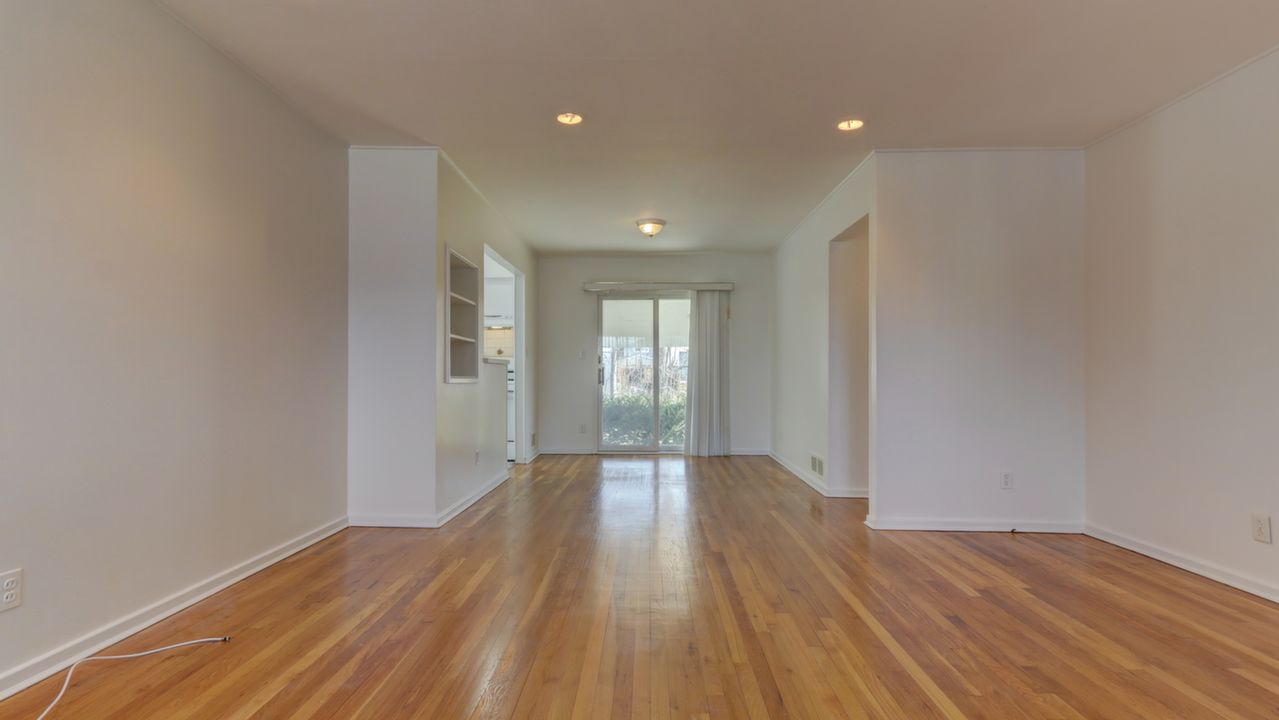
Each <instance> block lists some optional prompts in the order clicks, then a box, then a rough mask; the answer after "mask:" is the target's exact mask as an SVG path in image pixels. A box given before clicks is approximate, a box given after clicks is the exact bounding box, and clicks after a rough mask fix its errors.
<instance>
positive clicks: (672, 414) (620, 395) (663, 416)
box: [597, 292, 692, 452]
mask: <svg viewBox="0 0 1279 720" xmlns="http://www.w3.org/2000/svg"><path fill="white" fill-rule="evenodd" d="M691 313H692V298H691V296H690V295H689V294H688V293H687V292H683V293H673V294H660V295H624V296H608V295H606V296H601V297H600V308H599V318H600V329H599V387H600V392H599V418H600V424H599V435H598V440H597V443H598V447H599V450H600V451H601V452H683V451H684V449H685V448H686V446H687V442H688V358H689V326H690V316H691Z"/></svg>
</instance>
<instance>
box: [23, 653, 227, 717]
mask: <svg viewBox="0 0 1279 720" xmlns="http://www.w3.org/2000/svg"><path fill="white" fill-rule="evenodd" d="M224 642H231V638H230V637H229V636H228V637H215V638H204V639H202V640H188V641H186V642H180V643H177V644H176V645H165V646H164V647H160V648H155V649H154V650H145V651H143V652H137V653H130V654H128V655H95V656H93V657H87V658H85V659H83V660H77V661H76V662H74V663H71V667H69V668H67V679H66V680H63V681H62V689H61V690H59V691H58V695H57V697H55V698H53V702H51V703H49V707H47V708H45V709H44V712H42V713H40V717H38V718H36V720H44V719H45V717H46V716H48V714H49V713H50V712H51V711H52V710H53V706H54V705H57V704H58V701H59V700H61V699H62V696H63V695H66V694H67V688H69V687H71V673H74V672H75V669H76V668H77V667H79V666H80V664H81V663H87V662H91V661H93V660H132V659H134V658H140V657H146V656H147V655H155V654H156V653H162V652H167V651H169V650H177V649H178V648H184V647H190V646H192V645H207V644H211V643H224Z"/></svg>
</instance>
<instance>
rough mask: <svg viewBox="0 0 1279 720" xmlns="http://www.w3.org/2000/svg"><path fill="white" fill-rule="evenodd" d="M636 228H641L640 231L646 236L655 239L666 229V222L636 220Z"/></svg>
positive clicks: (647, 219) (652, 219)
mask: <svg viewBox="0 0 1279 720" xmlns="http://www.w3.org/2000/svg"><path fill="white" fill-rule="evenodd" d="M635 227H637V228H639V231H640V232H642V233H644V234H645V235H647V236H649V237H653V236H654V235H656V234H658V233H659V232H661V231H662V228H664V227H666V221H665V220H660V219H658V218H644V219H642V220H636V221H635Z"/></svg>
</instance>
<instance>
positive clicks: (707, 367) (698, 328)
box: [688, 290, 730, 457]
mask: <svg viewBox="0 0 1279 720" xmlns="http://www.w3.org/2000/svg"><path fill="white" fill-rule="evenodd" d="M728 297H729V293H728V292H726V291H723V290H697V291H695V292H694V293H693V313H692V327H691V328H690V332H689V336H690V339H691V340H692V344H691V346H690V348H689V350H690V354H691V356H690V358H689V368H688V384H689V393H688V401H689V409H688V418H689V422H688V454H689V455H700V456H702V457H707V456H710V455H728V454H729V447H730V446H729V440H728Z"/></svg>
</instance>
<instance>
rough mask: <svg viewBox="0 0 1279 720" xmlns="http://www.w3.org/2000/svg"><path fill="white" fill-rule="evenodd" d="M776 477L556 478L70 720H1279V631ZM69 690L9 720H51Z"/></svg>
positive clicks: (312, 553)
mask: <svg viewBox="0 0 1279 720" xmlns="http://www.w3.org/2000/svg"><path fill="white" fill-rule="evenodd" d="M865 513H866V503H865V501H859V500H827V499H824V498H822V497H821V496H819V495H818V494H817V493H815V492H813V491H812V490H810V489H809V488H808V487H807V486H806V485H804V484H803V483H801V482H800V481H799V480H797V479H795V478H794V477H793V476H791V475H789V474H788V473H786V472H785V471H784V470H782V469H781V468H780V467H778V466H777V465H776V464H774V463H773V462H772V461H771V460H768V459H766V458H732V459H727V458H713V459H701V460H686V459H684V458H679V457H660V458H654V457H606V458H601V457H595V456H552V457H543V458H541V459H539V460H538V461H537V462H536V463H534V464H533V465H532V466H529V467H524V468H518V469H517V470H516V472H515V474H514V476H513V477H512V479H511V480H510V481H509V482H507V483H506V484H505V485H503V486H502V487H501V488H499V489H498V490H496V491H494V492H493V493H492V494H491V495H489V496H488V497H487V498H485V499H484V500H483V501H481V502H480V503H479V504H477V505H475V506H474V507H472V508H471V509H470V510H468V511H467V512H466V513H464V514H463V515H461V516H459V517H458V518H457V519H455V520H453V521H452V522H451V523H449V524H448V525H447V526H446V527H444V528H442V529H440V530H407V529H404V530H401V529H363V528H353V529H349V530H346V531H344V532H342V533H339V534H338V535H335V536H334V537H332V538H329V539H328V540H325V541H323V542H321V543H319V544H317V545H315V546H313V547H311V548H309V549H307V550H305V551H303V552H301V553H299V554H297V555H295V556H293V557H291V558H289V559H288V560H286V561H284V562H282V563H280V564H278V565H275V566H273V567H271V568H269V569H267V570H265V571H263V572H261V573H259V574H257V575H255V576H253V577H251V578H249V579H247V580H245V581H243V582H241V583H239V584H237V585H235V586H233V587H231V588H230V589H228V590H226V591H223V592H221V593H219V594H217V595H215V596H214V597H212V598H210V599H208V600H206V601H204V602H202V603H200V604H198V605H196V606H194V607H192V608H190V609H188V610H186V611H184V612H182V613H180V614H178V615H175V616H174V617H172V618H170V619H168V620H166V621H164V622H162V623H160V624H158V625H156V626H153V627H151V628H149V629H147V630H145V631H143V632H141V633H139V634H138V635H136V636H134V637H132V638H130V639H128V640H127V641H125V642H122V643H120V644H119V645H118V646H117V647H116V648H114V650H115V651H119V652H131V651H136V650H139V649H145V648H148V647H152V646H156V645H161V644H165V643H170V642H176V641H179V640H186V639H190V638H196V637H204V636H209V635H221V634H230V635H233V636H234V640H233V642H231V643H230V644H228V645H214V646H207V647H200V648H193V649H187V650H179V651H176V652H174V653H172V654H169V655H163V656H155V657H151V658H146V659H143V660H136V661H127V662H124V663H111V664H105V663H104V664H97V665H95V664H90V665H87V666H85V667H83V668H81V670H79V671H77V673H76V681H75V684H74V685H73V686H72V688H71V691H70V692H69V693H68V696H67V698H66V699H65V700H64V701H63V704H61V705H60V706H59V708H58V710H57V711H55V713H54V714H53V715H52V717H51V719H50V720H55V719H61V718H95V719H98V718H120V719H123V718H129V719H137V718H166V719H170V720H172V719H177V718H185V719H190V720H197V719H200V720H203V719H210V720H212V719H214V718H217V719H220V720H221V719H227V720H230V719H241V718H286V717H295V718H335V719H343V720H344V719H346V718H380V719H385V718H395V719H398V718H511V717H515V718H525V717H538V718H541V717H548V718H610V717H616V718H730V717H743V718H766V717H771V718H910V719H911V720H915V719H917V718H1134V719H1142V720H1150V719H1151V718H1279V606H1277V605H1275V604H1273V603H1269V602H1267V601H1264V600H1261V599H1259V598H1256V597H1253V596H1250V595H1247V594H1245V593H1242V592H1238V591H1235V590H1233V589H1230V588H1228V587H1225V586H1223V585H1218V584H1216V583H1213V582H1210V581H1207V580H1204V579H1202V578H1199V577H1196V576H1194V575H1191V574H1189V573H1185V572H1182V571H1180V570H1177V569H1175V568H1172V567H1170V566H1167V565H1163V564H1161V563H1158V562H1155V561H1153V560H1150V559H1147V558H1144V557H1141V556H1139V555H1136V554H1133V553H1130V552H1127V551H1125V550H1121V549H1119V548H1116V547H1113V546H1110V545H1107V544H1104V543H1101V542H1099V541H1096V540H1092V539H1089V538H1086V537H1081V536H1072V535H1026V534H1018V535H1010V534H994V533H905V532H893V533H874V532H871V531H869V530H867V528H866V527H865V526H864V525H863V524H862V522H861V521H862V518H863V517H864V516H865ZM60 682H61V677H58V678H55V679H51V680H47V681H45V682H43V683H41V684H40V685H37V686H36V687H34V688H31V689H29V690H27V691H26V692H23V693H21V694H19V695H18V696H15V697H14V698H12V699H10V700H8V701H6V702H3V703H0V720H10V719H16V718H22V719H23V720H28V719H30V718H34V717H35V715H36V714H37V713H38V712H39V710H40V709H41V708H42V707H43V706H44V704H45V703H47V702H48V701H49V699H50V698H51V697H52V696H53V694H54V693H55V692H56V691H57V686H58V684H59V683H60Z"/></svg>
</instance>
